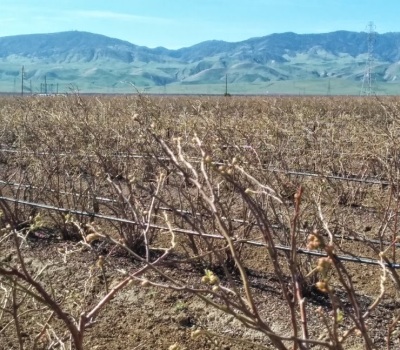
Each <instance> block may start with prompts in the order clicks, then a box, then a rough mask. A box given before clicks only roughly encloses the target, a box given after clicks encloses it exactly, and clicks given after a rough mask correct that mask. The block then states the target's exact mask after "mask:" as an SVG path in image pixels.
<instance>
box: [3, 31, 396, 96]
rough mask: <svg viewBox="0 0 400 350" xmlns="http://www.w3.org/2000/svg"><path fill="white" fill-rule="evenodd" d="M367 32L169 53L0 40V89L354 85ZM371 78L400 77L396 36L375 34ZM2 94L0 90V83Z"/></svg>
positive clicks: (87, 38)
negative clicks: (25, 85) (46, 84)
mask: <svg viewBox="0 0 400 350" xmlns="http://www.w3.org/2000/svg"><path fill="white" fill-rule="evenodd" d="M367 51H368V34H367V33H363V32H361V33H357V32H349V31H336V32H332V33H325V34H295V33H281V34H271V35H267V36H264V37H259V38H251V39H248V40H244V41H241V42H225V41H217V40H211V41H205V42H202V43H199V44H197V45H193V46H191V47H186V48H181V49H178V50H169V49H166V48H163V47H158V48H154V49H151V48H147V47H144V46H138V45H134V44H132V43H129V42H127V41H123V40H119V39H114V38H109V37H107V36H104V35H99V34H93V33H88V32H80V31H71V32H61V33H52V34H31V35H18V36H9V37H2V38H0V84H3V85H7V84H8V86H11V84H14V85H15V84H16V83H15V80H16V77H18V76H19V75H20V68H21V66H22V65H24V66H25V72H26V77H25V78H26V79H31V80H34V81H41V80H43V77H44V76H46V77H49V78H51V79H52V81H54V82H55V81H56V82H57V84H58V83H60V84H67V83H74V84H76V85H82V86H83V87H84V88H85V89H88V90H90V89H91V90H96V89H99V88H100V87H109V88H110V87H115V86H117V85H118V84H121V82H122V81H123V82H131V83H132V84H135V85H137V86H145V87H146V86H147V87H152V86H167V85H171V84H174V85H182V84H183V85H196V84H221V83H223V82H224V80H225V78H226V76H228V80H229V83H230V84H257V83H258V84H260V83H267V82H275V81H286V80H288V81H289V80H293V81H295V80H296V81H298V80H300V81H301V80H307V79H308V80H310V79H326V78H331V79H347V80H351V81H360V80H361V79H362V78H363V75H364V71H365V62H366V58H367V54H366V53H367ZM373 55H374V74H375V79H376V80H377V81H380V82H395V81H397V80H400V69H399V64H398V62H399V61H400V33H385V34H376V35H375V37H374V51H373ZM0 89H1V86H0Z"/></svg>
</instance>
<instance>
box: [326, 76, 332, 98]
mask: <svg viewBox="0 0 400 350" xmlns="http://www.w3.org/2000/svg"><path fill="white" fill-rule="evenodd" d="M327 95H328V96H330V95H331V80H330V79H329V80H328V91H327Z"/></svg>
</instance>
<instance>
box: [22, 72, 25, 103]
mask: <svg viewBox="0 0 400 350" xmlns="http://www.w3.org/2000/svg"><path fill="white" fill-rule="evenodd" d="M24 76H25V69H24V66H22V70H21V96H24Z"/></svg>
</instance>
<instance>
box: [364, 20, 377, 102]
mask: <svg viewBox="0 0 400 350" xmlns="http://www.w3.org/2000/svg"><path fill="white" fill-rule="evenodd" d="M367 30H368V55H367V62H366V65H365V71H364V77H363V81H362V86H361V92H360V95H365V96H371V95H373V94H374V89H373V77H372V75H373V72H372V70H373V64H374V57H373V53H374V43H375V36H376V32H375V24H374V22H369V23H368V25H367Z"/></svg>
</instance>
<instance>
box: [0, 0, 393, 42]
mask: <svg viewBox="0 0 400 350" xmlns="http://www.w3.org/2000/svg"><path fill="white" fill-rule="evenodd" d="M399 13H400V1H399V0H382V1H379V0H373V1H372V0H330V1H326V0H107V1H104V0H95V1H94V0H79V1H77V0H69V1H68V0H51V1H48V0H0V37H2V36H9V35H19V34H31V33H52V32H60V31H67V30H81V31H88V32H93V33H98V34H104V35H107V36H110V37H114V38H118V39H122V40H127V41H129V42H131V43H133V44H137V45H145V46H148V47H156V46H164V47H167V48H171V49H176V48H180V47H185V46H190V45H194V44H197V43H199V42H201V41H205V40H211V39H218V40H225V41H240V40H245V39H248V38H251V37H258V36H264V35H268V34H271V33H282V32H289V31H291V32H296V33H325V32H330V31H335V30H342V29H343V30H352V31H358V32H360V31H364V30H366V26H367V24H368V22H369V21H374V23H375V25H376V30H377V31H378V32H379V33H384V32H390V31H394V32H395V31H398V32H400V21H399V20H398V16H399Z"/></svg>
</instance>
